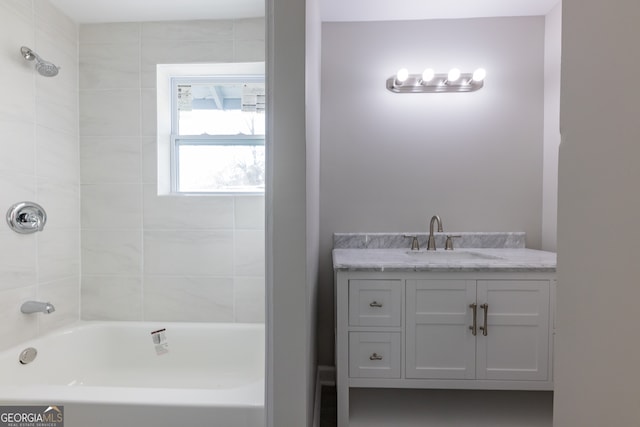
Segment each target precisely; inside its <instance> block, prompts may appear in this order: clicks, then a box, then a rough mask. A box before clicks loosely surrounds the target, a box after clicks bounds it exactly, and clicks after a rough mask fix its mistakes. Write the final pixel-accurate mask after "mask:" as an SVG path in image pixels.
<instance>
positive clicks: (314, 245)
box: [305, 0, 322, 423]
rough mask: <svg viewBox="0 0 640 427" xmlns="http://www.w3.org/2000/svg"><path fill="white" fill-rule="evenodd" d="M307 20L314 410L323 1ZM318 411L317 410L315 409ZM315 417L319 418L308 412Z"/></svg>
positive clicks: (314, 0)
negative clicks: (321, 13) (321, 17)
mask: <svg viewBox="0 0 640 427" xmlns="http://www.w3.org/2000/svg"><path fill="white" fill-rule="evenodd" d="M306 3H307V10H306V13H307V21H306V70H305V72H306V79H305V80H306V100H305V101H306V106H307V108H306V114H307V116H306V135H307V144H306V145H307V302H306V303H307V306H308V307H309V313H308V316H309V325H308V326H309V330H308V336H307V340H308V348H307V352H308V353H307V357H308V360H309V364H308V366H307V369H308V371H307V375H308V380H307V381H308V383H307V386H308V390H309V394H308V401H307V402H308V403H307V404H308V405H309V406H310V407H314V408H315V406H314V397H315V392H316V388H315V380H316V366H317V351H316V349H317V340H316V328H317V307H318V301H317V296H318V261H319V260H318V256H319V251H320V93H321V91H320V88H321V85H320V80H321V43H322V22H321V20H320V0H307V2H306ZM315 409H318V408H315ZM308 416H309V423H311V422H312V418H311V417H312V416H316V417H318V418H319V417H320V414H314V412H313V411H309V413H308Z"/></svg>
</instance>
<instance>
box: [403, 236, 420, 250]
mask: <svg viewBox="0 0 640 427" xmlns="http://www.w3.org/2000/svg"><path fill="white" fill-rule="evenodd" d="M404 237H405V238H407V239H413V240H411V250H412V251H419V250H420V243H418V236H407V235H406V234H405V235H404Z"/></svg>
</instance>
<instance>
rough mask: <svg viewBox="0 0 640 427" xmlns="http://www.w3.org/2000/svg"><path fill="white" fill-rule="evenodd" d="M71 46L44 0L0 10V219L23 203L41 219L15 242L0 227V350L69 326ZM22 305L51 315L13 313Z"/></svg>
mask: <svg viewBox="0 0 640 427" xmlns="http://www.w3.org/2000/svg"><path fill="white" fill-rule="evenodd" d="M21 46H28V47H30V48H31V49H33V50H34V51H36V52H37V53H38V54H39V55H41V56H42V57H43V58H44V59H47V60H49V61H51V62H54V63H55V64H56V65H58V66H61V67H62V69H61V70H60V74H59V75H58V76H56V77H42V76H40V75H39V74H37V73H36V72H35V70H34V63H33V62H28V61H25V60H24V59H23V58H22V56H21V54H20V47H21ZM77 46H78V27H77V26H76V24H75V23H73V22H72V21H71V20H70V19H69V18H67V17H66V16H64V15H63V14H61V13H60V12H59V11H58V10H57V9H55V8H54V7H53V6H52V5H51V4H50V3H49V2H48V1H47V0H2V1H0V82H2V83H1V84H2V95H3V96H2V102H0V135H2V138H0V215H2V216H3V217H4V215H5V212H6V211H7V210H8V209H9V207H10V206H11V205H13V204H14V203H17V202H21V201H25V200H29V201H34V202H36V203H38V204H40V205H42V206H43V207H44V208H45V210H46V211H47V214H48V222H47V225H46V226H45V228H44V230H43V231H42V232H41V233H35V234H17V233H15V232H13V231H11V230H10V229H9V227H8V226H7V224H6V222H5V220H4V219H2V221H1V222H0V254H1V256H0V348H7V347H11V346H13V345H15V344H18V343H19V342H22V341H25V340H28V339H30V338H33V337H35V336H37V335H40V334H42V333H46V332H47V331H49V330H50V329H53V328H56V327H60V326H63V325H65V324H68V323H72V322H74V321H76V320H77V319H78V315H79V299H80V250H79V247H80V244H79V241H80V221H79V218H80V182H79V158H78V67H77V64H78V53H77V51H78V49H77ZM30 299H38V300H42V301H50V302H51V303H52V304H54V306H55V307H56V311H55V312H54V313H52V314H48V315H44V314H40V313H38V314H28V315H27V314H22V313H21V312H20V305H21V304H22V303H23V302H24V301H26V300H30Z"/></svg>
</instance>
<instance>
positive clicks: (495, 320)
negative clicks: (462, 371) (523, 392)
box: [476, 280, 550, 381]
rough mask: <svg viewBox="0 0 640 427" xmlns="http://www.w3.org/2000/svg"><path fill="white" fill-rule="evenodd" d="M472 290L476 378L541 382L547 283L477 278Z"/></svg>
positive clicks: (545, 369) (546, 342)
mask: <svg viewBox="0 0 640 427" xmlns="http://www.w3.org/2000/svg"><path fill="white" fill-rule="evenodd" d="M477 292H478V323H479V326H485V327H487V330H486V333H487V334H486V336H485V335H484V332H483V331H478V336H477V356H476V359H477V365H476V371H477V379H487V380H520V381H524V380H540V381H544V380H547V379H548V374H549V366H548V365H549V304H550V303H549V292H550V285H549V281H546V280H542V281H536V280H514V281H510V280H487V281H483V280H480V281H478V290H477ZM483 304H487V310H488V311H487V313H486V319H487V320H486V324H485V322H484V318H485V310H484V309H483V308H482V305H483Z"/></svg>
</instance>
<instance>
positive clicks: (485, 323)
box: [480, 303, 489, 337]
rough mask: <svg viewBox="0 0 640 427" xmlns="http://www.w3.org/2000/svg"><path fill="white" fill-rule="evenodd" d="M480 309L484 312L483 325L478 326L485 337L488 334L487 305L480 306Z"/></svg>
mask: <svg viewBox="0 0 640 427" xmlns="http://www.w3.org/2000/svg"><path fill="white" fill-rule="evenodd" d="M480 308H481V309H483V310H484V325H483V326H480V330H481V331H482V335H483V336H485V337H486V336H487V334H488V333H489V326H488V325H487V315H488V314H489V304H487V303H485V304H482V305H481V306H480Z"/></svg>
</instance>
